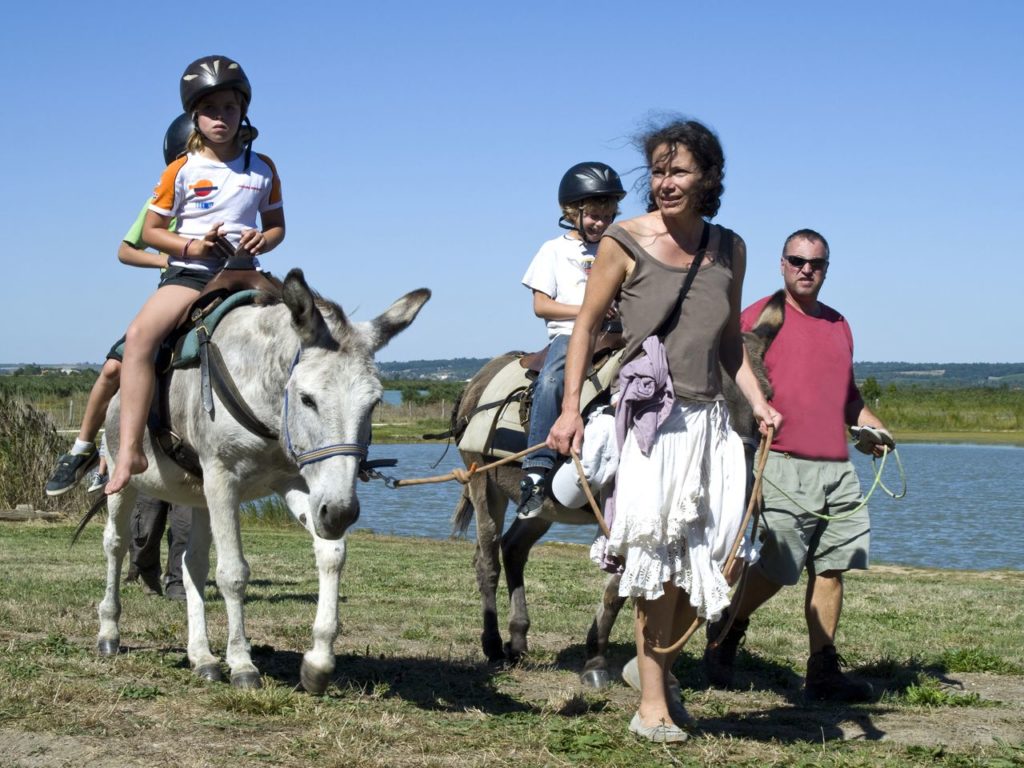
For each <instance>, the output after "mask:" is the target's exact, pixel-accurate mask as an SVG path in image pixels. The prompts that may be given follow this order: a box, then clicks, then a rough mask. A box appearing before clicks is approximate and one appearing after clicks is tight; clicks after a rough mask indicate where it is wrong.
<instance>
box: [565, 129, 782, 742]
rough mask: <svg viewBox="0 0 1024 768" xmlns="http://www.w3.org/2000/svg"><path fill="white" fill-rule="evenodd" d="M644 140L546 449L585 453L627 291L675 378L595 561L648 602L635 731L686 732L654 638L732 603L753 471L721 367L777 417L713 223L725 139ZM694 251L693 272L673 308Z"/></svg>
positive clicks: (739, 267) (629, 471)
mask: <svg viewBox="0 0 1024 768" xmlns="http://www.w3.org/2000/svg"><path fill="white" fill-rule="evenodd" d="M639 143H640V144H641V146H642V148H643V152H644V155H645V159H646V161H647V167H648V170H649V181H650V186H649V190H650V191H649V197H648V213H646V214H644V215H642V216H638V217H636V218H634V219H630V220H628V221H624V222H622V224H621V225H613V226H612V227H610V228H609V229H608V231H607V233H606V234H605V236H604V239H603V240H602V241H601V245H600V248H599V250H598V253H597V259H596V261H595V262H594V266H593V269H592V271H591V276H590V281H589V282H588V284H587V290H586V296H585V297H584V300H583V305H582V307H581V308H580V312H579V316H578V318H577V320H576V325H575V328H574V330H573V334H572V337H571V339H570V342H569V348H568V353H567V359H566V368H565V396H564V399H563V403H562V414H561V416H560V417H559V419H558V421H557V422H556V423H555V426H554V427H552V429H551V433H550V435H549V437H548V444H549V445H551V446H552V447H554V448H556V449H557V450H558V451H559V452H560V453H563V454H567V453H569V449H570V447H573V448H575V449H576V450H577V451H578V450H579V449H580V446H581V443H582V438H583V421H582V419H581V417H580V411H579V398H580V387H581V385H582V382H583V375H584V372H585V364H586V361H587V360H590V356H591V354H592V351H593V345H594V339H595V337H596V334H597V331H598V330H599V329H600V326H601V319H602V318H603V317H604V313H605V310H606V309H607V308H608V306H609V305H610V304H611V302H612V300H613V299H615V298H616V297H618V298H619V312H620V315H621V317H622V321H623V326H624V328H625V334H626V338H627V343H628V345H629V346H630V348H636V349H638V348H639V347H640V345H641V344H642V343H643V340H644V339H645V338H646V337H648V336H650V335H653V334H658V336H659V337H661V339H662V341H663V342H664V347H665V351H666V355H667V362H668V370H669V373H670V375H671V378H672V382H671V384H670V385H669V388H668V390H667V391H665V392H663V393H662V395H661V397H662V398H663V402H666V401H671V400H672V399H673V398H674V403H672V404H671V407H670V408H665V409H663V411H662V412H661V413H662V414H664V415H663V417H662V416H661V415H659V421H658V424H657V427H656V428H655V427H653V426H649V428H646V429H645V428H644V427H642V426H637V424H639V422H636V423H634V424H633V425H631V426H630V428H629V429H628V431H627V432H626V435H625V439H624V441H623V443H622V445H621V446H620V448H621V456H620V463H619V470H618V475H617V480H616V483H617V488H616V496H615V518H614V522H613V523H612V529H611V533H612V535H611V537H610V538H609V539H608V541H607V542H606V543H604V542H598V543H597V544H596V545H595V552H594V556H595V559H596V558H598V557H602V556H608V557H612V558H618V559H619V560H621V561H622V563H623V568H622V582H621V585H620V588H619V594H620V595H623V596H629V597H633V598H635V599H636V600H637V601H639V602H640V604H641V607H642V608H643V610H642V612H641V613H642V614H645V615H646V630H645V629H644V627H643V626H641V625H640V624H639V622H638V623H637V626H636V641H637V657H638V658H637V670H638V678H639V686H640V705H639V708H638V710H637V713H636V715H635V716H634V717H633V720H632V722H631V723H630V726H629V728H630V731H632V732H633V733H635V734H637V735H638V736H640V737H642V738H647V739H650V740H652V741H683V740H685V739H686V732H685V731H684V730H682V728H681V726H684V725H685V724H686V721H687V720H688V719H689V716H688V715H687V713H686V710H685V709H684V708H683V705H682V703H681V702H680V700H679V689H678V683H677V682H676V681H675V679H674V678H673V677H672V676H671V672H670V671H671V668H672V663H673V661H674V660H675V657H674V655H673V656H665V655H660V654H656V653H654V652H653V650H652V647H655V646H667V645H669V644H671V643H672V642H673V641H674V640H676V639H677V638H678V637H680V636H681V635H682V633H683V631H684V630H685V628H686V627H688V626H689V625H690V624H691V623H692V621H693V619H694V617H695V616H696V615H697V613H699V614H700V615H703V616H706V617H707V618H709V619H713V618H715V617H717V616H718V615H719V614H720V613H721V611H722V610H723V609H724V608H725V607H726V606H727V605H728V583H727V580H726V577H725V575H724V574H723V573H722V566H723V564H724V562H725V559H726V557H727V554H728V549H729V547H730V546H731V544H732V542H733V540H734V539H735V537H736V535H737V534H738V532H739V524H740V520H741V518H742V515H743V495H744V486H745V472H746V467H745V463H744V459H743V448H742V444H741V443H740V441H739V437H738V436H737V435H736V434H735V433H734V432H733V431H732V430H731V429H730V428H729V422H728V411H727V409H726V407H725V404H724V401H723V399H722V393H721V382H720V379H719V376H718V366H719V362H721V365H722V366H723V367H724V368H725V370H726V372H727V373H729V374H730V375H732V376H733V377H734V378H735V379H736V381H737V384H738V385H739V387H740V389H741V391H742V392H743V394H744V395H745V396H746V397H747V399H748V400H750V402H751V404H752V406H753V410H754V415H755V417H756V418H757V419H758V421H759V422H760V423H761V428H762V431H763V430H764V429H765V428H766V424H773V425H774V426H775V427H778V426H779V425H780V424H781V421H782V418H781V416H780V415H779V413H778V412H777V411H775V410H774V409H773V408H772V407H771V406H770V405H769V404H768V403H767V402H766V401H765V399H764V396H763V395H762V394H761V391H760V389H759V388H758V386H757V383H756V381H755V380H754V376H753V374H752V372H751V370H750V366H749V363H748V361H747V359H746V355H745V352H744V350H743V345H742V342H741V337H740V326H739V313H740V308H741V306H742V304H741V302H742V298H741V289H742V283H743V274H744V270H745V267H746V248H745V245H744V243H743V240H742V239H741V238H740V237H739V236H737V235H735V234H733V233H731V232H730V231H729V230H726V229H725V228H723V227H718V226H714V225H711V224H709V223H708V221H707V219H711V218H712V217H714V215H715V214H716V213H717V212H718V207H719V201H720V198H721V194H722V190H723V186H722V179H723V176H724V165H725V161H724V157H723V153H722V148H721V145H720V144H719V142H718V139H717V137H716V136H715V135H714V134H713V133H712V132H711V131H710V130H708V128H706V127H705V126H704V125H702V124H701V123H698V122H696V121H693V120H687V121H675V122H672V123H669V124H668V125H665V126H664V127H661V128H659V129H656V130H653V131H650V132H648V133H646V134H644V135H643V136H642V137H640V142H639ZM705 228H708V231H707V232H705ZM705 234H706V235H707V237H706V239H705V238H703V237H702V235H705ZM702 241H703V242H705V243H706V246H705V247H703V248H702V247H701V245H700V244H701V243H702ZM694 259H699V260H700V261H699V262H698V264H697V266H698V271H697V272H696V275H695V277H694V279H693V283H692V285H691V287H690V290H689V293H687V294H686V300H685V301H684V302H683V303H682V305H681V307H680V309H679V311H678V312H676V311H675V308H676V306H677V303H678V301H677V299H678V296H679V292H680V289H681V288H682V284H683V281H684V280H685V277H686V273H687V270H688V268H689V266H690V264H691V262H692V261H693V260H694ZM666 321H668V322H666ZM638 430H640V431H641V432H640V433H638ZM644 431H646V432H647V434H643V432H644ZM652 431H653V434H650V432H652ZM638 438H639V440H638ZM641 446H643V447H641ZM602 544H604V546H603V547H602ZM628 677H629V676H627V681H629V680H628Z"/></svg>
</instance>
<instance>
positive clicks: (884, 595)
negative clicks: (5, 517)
mask: <svg viewBox="0 0 1024 768" xmlns="http://www.w3.org/2000/svg"><path fill="white" fill-rule="evenodd" d="M0 526H2V527H0V765H3V766H25V767H26V768H27V766H33V767H35V768H49V767H51V766H84V765H89V766H118V767H119V768H120V767H121V766H225V767H227V766H260V765H267V766H270V765H272V766H285V767H291V766H296V767H298V766H304V767H311V766H317V767H318V768H319V767H320V766H323V767H324V768H327V767H331V766H352V765H366V766H445V767H448V768H450V767H453V766H454V767H456V768H462V767H464V766H465V767H468V766H487V768H493V767H494V766H497V765H501V766H541V765H544V766H655V765H659V766H660V765H707V766H710V765H714V766H723V765H748V766H757V767H758V768H765V767H767V766H877V765H881V766H903V765H921V766H981V765H991V766H1014V765H1016V766H1024V643H1022V640H1021V638H1022V637H1024V599H1022V598H1024V573H1021V572H995V573H966V572H940V571H931V570H918V569H909V568H896V567H879V568H877V569H874V570H872V571H870V572H868V573H865V574H856V575H853V576H851V577H850V578H849V580H848V588H847V603H846V609H845V613H844V616H843V626H842V627H841V629H840V650H841V652H842V653H843V654H844V655H845V657H846V658H847V659H848V661H849V662H850V663H851V665H852V666H853V667H854V668H855V669H857V671H858V672H859V673H860V674H862V675H865V676H866V677H868V678H869V679H871V680H872V682H873V683H875V685H876V687H877V688H879V689H882V690H884V694H883V695H882V697H881V699H880V700H879V701H878V702H877V703H874V704H870V705H861V706H856V707H842V706H806V705H804V704H803V703H802V701H801V699H800V696H799V690H800V685H801V675H802V674H803V669H804V663H805V655H806V639H805V632H804V628H803V626H802V623H803V622H802V616H801V613H802V608H801V602H802V601H801V595H802V590H800V589H798V588H794V589H790V590H785V591H784V592H783V593H782V594H781V595H780V596H779V597H778V598H776V599H775V600H774V601H773V602H771V603H769V604H768V605H767V606H765V608H764V609H763V610H762V612H760V613H759V614H757V615H756V616H755V619H754V622H753V624H752V627H751V630H750V632H749V636H748V641H747V644H746V646H745V650H743V651H741V653H740V660H739V678H740V682H741V683H742V684H743V686H744V687H745V690H742V691H738V692H720V691H708V690H705V688H704V684H703V676H702V673H701V671H700V666H699V663H698V659H699V653H700V652H701V650H702V642H699V641H695V642H694V644H693V645H692V646H691V647H690V648H689V652H688V653H687V654H684V656H683V657H682V658H681V659H680V661H679V663H678V664H677V668H676V673H677V674H678V676H679V677H680V679H681V680H682V684H683V687H684V689H685V698H686V701H687V706H688V707H689V709H690V710H691V712H692V714H693V715H694V716H695V717H696V718H697V723H698V731H697V732H696V733H695V734H694V736H693V738H691V740H690V741H689V742H687V743H686V744H683V745H680V746H677V747H672V748H666V747H663V746H655V745H651V744H647V743H640V742H637V741H635V740H634V739H633V738H632V737H631V735H630V734H629V733H628V732H627V730H626V726H627V723H628V721H629V718H630V717H631V716H632V714H633V711H634V709H635V706H636V700H637V697H636V694H635V693H633V692H632V691H630V690H629V689H627V688H625V687H624V686H622V685H618V684H616V685H613V686H612V687H611V688H609V689H606V690H603V691H591V690H586V689H583V688H582V687H581V686H580V684H579V683H578V681H577V674H578V671H579V670H580V668H581V666H582V663H583V646H584V640H585V634H586V630H587V627H588V625H589V622H590V619H591V615H592V610H593V607H594V605H595V603H596V601H597V599H598V597H599V594H600V585H601V576H600V574H599V573H598V572H597V571H596V570H595V569H594V568H593V567H591V566H590V565H589V563H588V562H587V561H586V557H585V548H583V547H580V546H571V545H546V546H540V547H538V548H536V549H535V550H534V553H533V555H532V557H531V561H530V566H529V569H528V572H527V588H528V590H529V591H530V598H531V607H532V615H531V618H532V620H533V625H532V632H531V653H530V655H529V658H528V660H527V662H526V663H524V664H523V665H521V666H519V667H514V668H504V667H495V666H491V665H488V664H487V663H485V662H484V661H483V659H482V655H481V653H480V650H479V646H478V636H479V629H480V628H479V613H480V609H479V603H478V599H477V594H476V585H475V579H474V576H473V573H472V567H471V559H472V546H471V545H470V544H469V543H467V542H462V541H448V542H444V541H429V540H419V539H398V538H390V537H378V536H374V535H371V534H361V533H357V534H355V535H353V536H352V537H351V538H350V542H349V562H348V565H347V567H346V570H345V573H344V574H343V577H342V600H343V602H342V605H341V609H340V610H341V621H342V633H341V636H340V638H339V640H338V641H337V643H336V650H337V653H338V656H339V658H338V669H337V671H336V674H335V677H334V679H333V682H332V684H331V685H330V686H329V688H328V691H327V694H326V695H325V696H322V697H311V696H309V695H307V694H304V693H302V692H296V691H295V690H294V689H295V686H296V684H297V681H298V668H299V662H300V658H301V653H302V651H303V650H304V649H305V648H306V647H307V643H308V637H309V633H310V626H311V623H312V619H313V614H314V610H315V594H316V574H315V569H314V566H313V563H312V553H311V548H310V544H309V541H308V538H307V537H306V536H305V535H304V534H303V533H302V532H301V531H298V530H297V529H292V528H276V527H261V526H255V525H248V526H246V528H245V530H244V531H243V538H244V543H245V547H246V552H247V555H248V558H249V562H250V564H251V566H252V571H253V582H252V583H251V585H250V590H249V600H248V603H247V622H248V631H249V635H250V638H251V640H252V642H253V647H254V660H255V662H256V664H257V665H258V666H259V667H260V669H261V671H262V672H263V674H264V686H265V687H264V688H263V689H262V690H260V691H254V692H240V691H234V690H232V689H231V688H230V687H229V686H227V685H225V684H207V683H203V682H201V681H199V680H197V679H195V678H194V677H193V676H192V675H191V673H190V671H189V669H188V667H187V662H186V660H185V655H184V650H183V646H184V642H185V637H186V635H185V614H184V608H183V606H182V605H181V604H178V603H174V602H170V601H166V600H162V599H160V598H154V597H145V596H143V594H142V593H141V590H140V589H139V588H138V587H137V586H134V585H132V586H128V587H126V588H125V590H124V593H123V601H124V613H123V616H122V623H121V627H122V645H123V652H122V654H121V655H119V656H118V657H117V658H115V659H100V658H98V657H97V656H96V655H95V653H94V650H93V647H94V640H95V633H96V604H97V602H98V600H99V599H100V597H101V595H102V591H103V573H104V566H103V555H102V550H101V544H100V540H101V535H102V531H101V526H100V525H97V524H93V525H91V526H90V527H89V528H88V529H87V530H86V532H85V534H84V537H83V540H82V541H81V542H80V543H79V544H78V545H77V546H75V547H74V548H72V549H68V541H69V538H70V533H71V527H70V526H69V525H64V524H57V525H47V524H42V523H27V524H3V523H0ZM206 591H207V597H208V601H209V602H208V609H209V613H210V617H211V633H212V641H213V645H214V648H215V649H221V650H222V649H223V644H224V640H225V631H226V630H225V619H224V614H223V603H222V602H221V601H220V600H219V598H218V596H217V590H216V587H215V586H213V585H209V586H208V587H207V590H206ZM624 619H625V617H624ZM629 625H630V622H629V621H628V620H623V621H620V622H619V625H618V626H617V627H616V628H615V632H614V635H613V643H612V648H611V654H610V657H611V663H612V664H613V665H614V666H615V671H616V672H617V670H618V668H619V667H621V665H622V664H623V663H624V662H625V661H626V660H627V659H628V658H629V657H630V656H631V655H632V648H631V640H630V638H631V630H630V626H629Z"/></svg>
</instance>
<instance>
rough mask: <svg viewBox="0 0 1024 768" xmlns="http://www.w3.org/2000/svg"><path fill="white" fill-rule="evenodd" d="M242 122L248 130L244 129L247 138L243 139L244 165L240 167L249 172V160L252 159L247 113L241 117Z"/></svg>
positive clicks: (249, 124) (250, 134) (250, 130)
mask: <svg viewBox="0 0 1024 768" xmlns="http://www.w3.org/2000/svg"><path fill="white" fill-rule="evenodd" d="M242 123H243V124H244V125H245V127H246V128H248V129H249V130H248V131H246V136H248V138H247V139H246V140H245V167H244V168H243V169H242V170H243V171H245V172H246V173H248V172H249V162H250V161H251V160H252V123H250V122H249V115H248V113H246V115H245V117H243V118H242ZM239 128H241V126H239Z"/></svg>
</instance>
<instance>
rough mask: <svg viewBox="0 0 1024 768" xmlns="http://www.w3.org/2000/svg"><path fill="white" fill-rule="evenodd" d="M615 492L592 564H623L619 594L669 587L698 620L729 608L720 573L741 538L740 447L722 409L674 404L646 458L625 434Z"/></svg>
mask: <svg viewBox="0 0 1024 768" xmlns="http://www.w3.org/2000/svg"><path fill="white" fill-rule="evenodd" d="M616 486H617V490H616V497H615V520H614V522H613V524H612V530H611V538H610V539H607V540H606V539H605V538H604V537H603V536H601V537H599V538H598V540H597V541H595V542H594V546H593V547H592V549H591V558H592V559H593V560H594V561H595V562H597V563H601V562H602V561H603V558H602V556H603V555H610V556H618V557H620V558H622V559H623V560H624V561H625V566H624V571H623V573H622V581H621V583H620V584H619V595H620V596H622V597H644V598H647V599H648V600H656V599H657V598H659V597H661V596H662V595H664V593H665V588H664V584H665V582H667V581H672V582H673V583H674V584H676V585H677V586H679V587H681V588H682V589H684V590H686V592H687V593H689V596H690V603H691V605H693V606H694V607H695V608H696V609H697V612H698V615H700V616H704V617H706V618H708V619H709V620H712V621H713V620H715V619H716V618H718V616H719V614H721V612H722V610H723V609H724V608H725V607H727V606H728V604H729V586H728V584H726V581H725V577H724V576H723V575H722V566H724V565H725V561H726V559H727V558H728V556H729V550H730V549H731V547H732V544H733V542H734V541H735V540H736V535H737V533H738V532H739V527H740V523H741V521H742V518H743V499H744V494H745V490H746V462H745V460H744V456H743V443H742V442H741V440H740V438H739V435H737V434H736V433H735V432H733V431H732V429H730V427H729V411H728V409H727V408H726V405H725V403H724V402H714V403H693V402H687V403H680V402H679V401H676V404H675V405H674V406H673V409H672V413H671V414H670V415H669V417H668V418H667V419H666V420H665V422H664V423H663V424H662V425H661V428H660V429H659V431H658V435H657V437H656V438H655V441H654V445H653V446H652V448H651V453H650V456H644V455H643V453H642V452H641V450H640V448H639V446H638V445H637V442H636V438H635V437H634V436H633V431H632V430H630V431H629V432H628V433H627V435H626V440H625V443H624V444H623V446H622V453H621V456H620V458H619V470H618V474H617V478H616ZM741 554H742V555H745V556H746V557H747V558H748V559H753V558H755V557H756V553H753V552H749V551H748V552H742V551H741Z"/></svg>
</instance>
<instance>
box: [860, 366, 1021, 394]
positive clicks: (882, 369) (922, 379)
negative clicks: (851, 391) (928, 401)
mask: <svg viewBox="0 0 1024 768" xmlns="http://www.w3.org/2000/svg"><path fill="white" fill-rule="evenodd" d="M853 372H854V376H855V377H856V378H857V381H864V379H866V378H868V377H872V378H874V379H875V380H876V381H877V382H878V383H879V384H880V385H882V386H887V385H889V384H898V385H900V386H905V385H913V384H917V385H921V386H929V387H1003V386H1005V387H1010V388H1011V389H1020V388H1022V387H1024V363H899V362H897V363H854V365H853Z"/></svg>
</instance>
